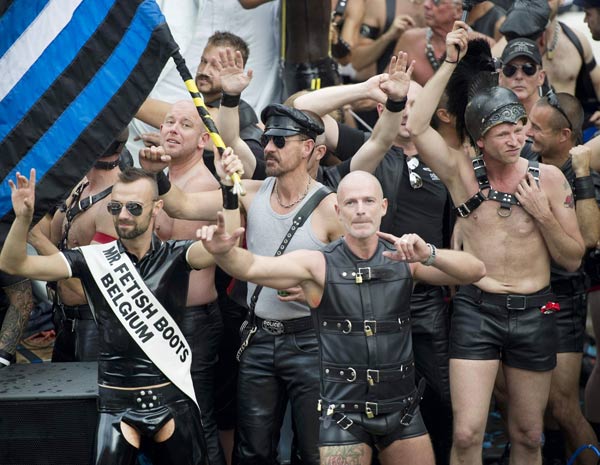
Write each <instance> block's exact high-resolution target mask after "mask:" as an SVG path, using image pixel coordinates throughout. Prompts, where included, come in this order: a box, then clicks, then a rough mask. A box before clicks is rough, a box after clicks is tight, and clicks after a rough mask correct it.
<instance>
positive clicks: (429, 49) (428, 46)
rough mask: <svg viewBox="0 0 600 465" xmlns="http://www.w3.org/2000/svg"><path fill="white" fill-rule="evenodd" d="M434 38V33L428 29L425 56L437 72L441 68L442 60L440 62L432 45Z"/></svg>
mask: <svg viewBox="0 0 600 465" xmlns="http://www.w3.org/2000/svg"><path fill="white" fill-rule="evenodd" d="M432 37H433V31H432V30H431V28H430V27H428V28H427V32H426V33H425V55H426V56H427V59H428V60H429V63H430V64H431V67H432V68H433V70H434V71H437V70H438V68H439V67H440V63H441V60H438V59H437V58H436V57H435V54H434V53H433V45H431V38H432Z"/></svg>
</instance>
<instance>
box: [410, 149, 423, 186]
mask: <svg viewBox="0 0 600 465" xmlns="http://www.w3.org/2000/svg"><path fill="white" fill-rule="evenodd" d="M406 166H407V167H408V180H409V182H410V187H412V188H413V189H420V188H421V187H423V179H422V178H421V176H419V174H418V173H415V172H414V170H416V169H417V167H418V166H419V159H418V158H416V157H411V158H408V159H407V160H406Z"/></svg>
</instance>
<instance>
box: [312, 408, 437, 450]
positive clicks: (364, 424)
mask: <svg viewBox="0 0 600 465" xmlns="http://www.w3.org/2000/svg"><path fill="white" fill-rule="evenodd" d="M346 416H347V417H348V418H349V419H351V420H352V421H353V422H354V424H355V425H357V426H359V427H360V428H362V429H363V431H364V432H365V433H367V434H368V435H369V436H370V438H371V443H370V444H368V445H369V446H371V447H377V448H378V449H379V450H382V449H385V448H386V447H388V446H389V445H390V444H392V443H393V442H394V441H398V440H402V439H408V438H414V437H417V436H423V435H424V434H427V428H426V427H425V423H424V422H423V418H422V417H421V412H420V410H419V409H418V407H417V410H416V411H415V416H414V417H413V419H412V421H411V422H410V424H408V426H404V425H402V424H401V423H400V419H401V417H402V416H403V412H394V413H387V414H385V415H377V416H376V417H375V418H368V417H367V415H365V414H364V413H347V414H346ZM362 442H363V441H361V440H360V439H358V438H357V437H356V436H354V435H353V434H352V433H350V432H349V431H348V430H345V429H343V428H342V427H341V426H339V425H338V424H337V423H336V422H335V421H329V422H328V421H327V420H326V413H325V412H323V416H322V417H321V425H320V429H319V447H327V446H341V445H347V444H360V443H362Z"/></svg>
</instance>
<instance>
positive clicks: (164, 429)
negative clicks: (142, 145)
mask: <svg viewBox="0 0 600 465" xmlns="http://www.w3.org/2000/svg"><path fill="white" fill-rule="evenodd" d="M226 154H227V152H226ZM231 166H232V167H233V168H239V166H237V165H231ZM10 184H11V190H12V201H13V207H14V210H15V214H16V219H15V221H14V222H13V226H12V228H11V230H10V232H9V234H8V236H7V239H6V242H5V247H4V248H3V250H2V255H1V256H0V266H1V267H2V269H3V270H6V271H7V272H9V273H19V274H23V275H24V276H28V277H30V278H32V279H42V280H59V279H65V278H68V277H71V276H72V275H75V276H78V277H79V278H80V279H81V280H82V284H83V287H84V289H85V291H86V294H87V295H88V296H89V298H90V305H91V306H92V308H93V309H94V312H95V315H96V317H97V320H98V323H99V330H100V335H101V337H100V338H99V358H98V359H99V363H98V381H99V388H100V394H99V399H98V409H99V412H100V415H99V417H98V433H97V441H96V448H95V449H96V450H95V461H94V463H95V464H96V465H115V464H116V465H133V463H134V462H135V459H136V456H137V449H139V448H145V447H146V446H145V444H146V442H145V441H153V442H155V443H156V445H155V446H154V447H153V448H152V451H153V456H152V460H153V463H155V464H159V463H163V464H166V463H177V464H184V465H185V464H189V465H200V464H204V463H206V451H205V446H204V444H203V440H202V438H203V433H202V425H201V421H200V415H199V410H198V408H197V407H196V404H195V403H194V402H195V399H193V398H192V395H193V394H192V395H189V397H188V396H187V395H186V394H184V391H183V390H182V389H180V388H179V386H183V384H181V383H177V385H176V380H177V379H180V378H181V377H185V376H189V368H188V370H187V373H186V372H185V370H184V371H183V372H181V374H178V373H173V372H172V371H170V370H169V367H168V366H164V364H163V366H164V368H162V369H159V368H158V366H157V363H158V360H157V359H158V358H160V357H156V356H151V355H149V354H150V353H151V352H148V349H147V347H150V346H153V345H156V344H158V345H160V344H161V341H162V340H163V339H165V340H166V339H167V338H168V337H170V336H171V335H172V334H173V333H176V329H174V328H172V327H171V326H169V327H168V328H167V329H164V328H165V325H164V324H162V323H161V320H164V321H165V322H167V321H168V319H166V318H164V316H161V318H160V320H158V319H157V320H158V321H157V320H151V318H152V317H153V316H154V315H156V314H157V313H158V314H159V315H161V312H162V315H167V314H168V315H169V316H170V317H171V318H172V320H171V321H173V325H174V326H175V327H176V326H177V323H178V321H181V317H182V312H184V311H185V301H186V295H187V286H186V283H187V282H188V276H189V273H190V272H191V270H192V269H200V268H204V267H207V266H211V265H212V264H213V263H214V262H213V260H212V257H211V256H210V255H209V254H208V253H206V251H205V250H204V248H203V247H202V244H201V243H198V242H193V241H169V242H164V243H163V242H161V241H160V240H159V239H158V238H157V237H156V236H154V235H153V226H154V220H155V218H156V215H157V214H158V213H159V211H160V209H161V207H162V201H161V200H158V192H157V186H156V181H155V177H154V176H153V175H151V174H149V173H146V172H144V171H142V170H140V169H137V168H129V169H127V170H125V171H124V172H123V173H122V174H121V175H120V176H119V180H118V182H117V183H116V184H115V186H114V188H113V190H112V194H111V201H110V202H109V204H108V210H109V212H110V213H111V215H112V217H113V221H114V225H115V229H116V232H117V234H118V236H119V240H118V241H116V242H113V243H112V244H113V245H112V247H113V249H114V250H115V251H116V252H113V253H112V254H111V256H112V259H113V260H114V259H118V260H119V262H120V263H121V265H119V267H120V266H125V267H126V268H127V263H129V266H130V268H129V269H130V270H131V271H129V272H127V273H126V274H116V275H115V274H112V275H111V274H106V275H104V276H103V277H102V278H101V281H100V280H99V278H98V276H96V275H95V274H94V270H93V268H96V269H97V267H98V265H91V264H90V258H92V257H91V256H88V255H87V254H88V253H91V252H88V251H90V250H91V249H92V247H81V248H77V249H73V250H66V251H63V252H60V253H56V254H54V255H50V256H44V257H39V256H28V255H26V247H25V246H26V243H25V238H26V236H27V230H28V229H29V226H30V223H31V218H32V214H33V205H34V198H35V170H34V169H32V170H31V175H30V178H29V179H28V178H26V177H25V176H22V175H21V174H20V173H17V182H16V185H15V184H14V183H13V182H12V181H10ZM224 203H225V208H226V209H227V212H229V213H228V215H229V216H228V221H231V223H230V225H231V226H232V227H235V226H236V225H239V211H238V210H237V202H236V203H235V204H232V203H231V202H224ZM99 254H100V255H103V254H102V252H99ZM105 254H106V252H105ZM122 256H126V257H127V258H126V259H123V258H122ZM91 263H94V262H93V261H92V262H91ZM102 274H104V271H102ZM113 276H114V278H112V277H113ZM107 277H110V278H111V279H110V280H107ZM100 282H102V286H101V285H100ZM107 282H108V283H109V284H110V283H112V284H115V285H114V286H111V287H110V288H107V289H101V287H107V284H106V283H107ZM117 283H119V284H120V285H121V287H117ZM173 284H175V285H173ZM126 288H128V289H127V292H132V291H131V290H130V289H138V290H139V291H133V292H137V294H135V297H134V296H133V295H132V294H131V293H128V294H125V293H124V291H123V290H124V289H126ZM115 289H116V290H115ZM105 291H106V292H105ZM118 292H121V293H120V294H118ZM140 295H142V297H139V296H140ZM138 297H139V300H138ZM117 298H118V299H119V300H120V302H121V303H120V304H119V306H118V308H117V306H116V304H115V303H114V302H116V301H117ZM143 298H145V301H142V300H141V299H143ZM152 299H154V300H155V301H154V302H153V300H152ZM111 302H112V304H111ZM148 302H150V304H148ZM163 306H164V308H163ZM134 308H137V309H138V310H139V311H136V310H133V309H134ZM159 310H160V311H159ZM117 314H120V315H121V316H123V315H125V320H126V321H127V322H128V323H124V322H123V320H121V319H119V318H118V315H117ZM134 322H135V326H134ZM127 324H129V326H130V327H131V328H136V329H135V333H136V334H141V332H140V331H142V330H143V331H142V332H143V334H144V338H143V339H142V338H141V337H140V339H142V340H143V342H144V343H146V344H148V345H147V346H144V345H141V344H140V342H139V340H138V339H134V335H133V331H129V330H127V329H126V325H127ZM161 328H162V329H161ZM163 329H164V331H163ZM167 330H170V331H169V332H168V331H167ZM151 338H154V339H151ZM172 340H173V339H172V338H171V339H169V341H168V342H162V347H165V344H166V348H169V347H170V348H172V349H173V357H174V358H176V359H177V361H179V359H180V358H181V357H183V359H182V360H181V361H182V362H183V361H184V359H185V358H186V356H187V355H188V354H189V352H187V354H186V351H188V348H185V349H184V351H183V353H182V354H180V353H179V352H177V353H174V352H175V350H174V349H175V346H176V345H177V341H175V344H172ZM179 347H185V344H180V346H179ZM173 357H172V358H171V359H166V358H165V359H161V360H163V361H164V360H173V359H174V358H173ZM188 366H189V365H188ZM182 368H185V366H182ZM167 372H169V373H171V375H170V376H169V377H168V376H167V375H166V373H167ZM189 382H190V384H191V379H190V381H189ZM191 392H192V393H193V389H192V390H191Z"/></svg>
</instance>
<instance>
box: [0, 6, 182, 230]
mask: <svg viewBox="0 0 600 465" xmlns="http://www.w3.org/2000/svg"><path fill="white" fill-rule="evenodd" d="M0 14H2V16H1V17H0V242H1V241H3V240H4V237H6V233H7V232H8V228H9V227H10V223H11V222H12V220H13V218H14V214H13V213H12V206H11V200H10V187H9V185H8V182H7V181H8V179H14V178H15V173H16V172H17V171H19V172H21V173H23V174H25V175H27V176H29V170H30V168H36V170H37V178H38V185H37V188H36V213H35V217H34V222H37V220H39V219H40V218H41V217H42V216H43V215H44V214H45V213H46V212H47V211H48V210H49V209H50V208H51V207H53V206H54V205H56V204H57V203H59V202H60V201H61V200H63V199H64V198H65V197H66V196H67V195H68V194H69V192H70V191H71V189H72V188H73V187H74V186H75V185H76V183H77V182H78V181H79V180H80V179H81V178H82V177H83V176H84V175H85V173H86V172H87V171H89V169H90V168H91V166H92V165H93V163H94V161H95V159H96V158H97V157H98V156H99V155H100V154H102V153H103V152H104V150H106V149H107V148H108V146H109V145H110V144H111V142H112V141H113V140H114V138H115V137H116V135H117V134H118V133H119V132H120V131H121V130H122V129H123V128H124V127H125V126H126V125H127V124H128V123H129V122H130V121H131V119H132V118H133V116H134V114H135V113H136V111H137V109H138V108H139V107H140V105H141V104H142V102H143V101H144V99H145V98H146V97H147V95H148V94H149V93H150V90H151V89H152V87H153V86H154V84H155V82H156V80H157V79H158V76H159V74H160V72H161V70H162V68H163V66H164V64H165V63H166V61H167V60H168V58H169V57H170V56H171V55H172V54H173V53H174V52H175V51H176V50H177V44H176V43H175V41H174V40H173V38H172V36H171V33H170V31H169V28H168V26H167V24H166V22H165V18H164V16H163V15H162V13H161V12H160V9H159V7H158V5H157V4H156V2H155V0H13V1H12V2H9V3H7V2H6V1H4V2H2V1H0Z"/></svg>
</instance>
